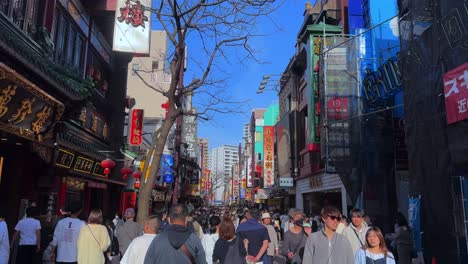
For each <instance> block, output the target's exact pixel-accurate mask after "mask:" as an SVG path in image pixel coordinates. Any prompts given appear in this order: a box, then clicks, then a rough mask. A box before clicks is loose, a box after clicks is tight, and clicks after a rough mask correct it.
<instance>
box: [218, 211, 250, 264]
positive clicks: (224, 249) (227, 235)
mask: <svg viewBox="0 0 468 264" xmlns="http://www.w3.org/2000/svg"><path fill="white" fill-rule="evenodd" d="M246 257H247V251H246V249H245V246H244V243H243V241H242V240H241V239H240V238H239V237H237V236H236V231H235V227H234V223H233V222H232V220H231V219H230V218H224V219H223V221H222V222H221V224H220V225H219V239H218V240H217V241H216V243H215V246H214V250H213V263H216V261H219V263H220V264H245V263H246Z"/></svg>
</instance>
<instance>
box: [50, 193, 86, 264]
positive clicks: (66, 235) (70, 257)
mask: <svg viewBox="0 0 468 264" xmlns="http://www.w3.org/2000/svg"><path fill="white" fill-rule="evenodd" d="M81 209H82V205H81V202H80V201H74V202H71V203H70V204H69V205H68V206H67V212H68V213H69V215H68V216H67V217H66V218H63V219H62V220H60V221H58V222H57V226H56V227H55V230H54V238H53V240H52V242H51V243H50V245H51V247H52V248H51V251H50V252H51V253H50V259H51V261H56V263H77V241H78V235H79V234H80V229H81V228H82V227H83V226H84V225H85V223H84V222H83V221H81V220H80V219H78V216H79V215H80V214H81ZM55 248H57V255H56V254H55Z"/></svg>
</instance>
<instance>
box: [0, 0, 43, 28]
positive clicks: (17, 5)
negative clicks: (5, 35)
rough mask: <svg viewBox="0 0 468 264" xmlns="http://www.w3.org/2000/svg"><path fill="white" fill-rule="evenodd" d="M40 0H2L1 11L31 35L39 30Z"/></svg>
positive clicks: (0, 1)
mask: <svg viewBox="0 0 468 264" xmlns="http://www.w3.org/2000/svg"><path fill="white" fill-rule="evenodd" d="M40 7H41V5H40V0H0V11H1V12H3V13H4V14H5V15H6V16H8V17H9V18H10V19H11V20H12V21H13V22H14V23H15V25H17V26H18V27H19V28H20V29H21V30H23V31H25V32H26V33H27V34H28V35H30V36H31V37H32V36H34V34H35V33H36V30H37V20H38V13H39V8H40Z"/></svg>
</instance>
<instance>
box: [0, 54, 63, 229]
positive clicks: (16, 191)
mask: <svg viewBox="0 0 468 264" xmlns="http://www.w3.org/2000/svg"><path fill="white" fill-rule="evenodd" d="M64 108H65V107H64V105H63V104H62V103H60V102H59V101H58V100H57V99H55V98H53V97H52V96H51V95H49V94H48V93H46V92H45V91H44V90H42V89H41V88H40V87H39V85H36V84H34V83H33V82H31V81H30V80H29V79H28V78H26V77H25V76H23V75H22V74H19V73H18V72H16V71H14V70H12V69H11V68H10V67H9V66H7V65H5V64H3V63H0V201H2V202H1V203H0V206H2V207H3V208H7V219H6V220H7V222H8V223H9V224H10V225H12V226H14V224H15V223H16V221H17V220H18V219H19V218H21V217H23V215H24V210H25V209H26V207H28V206H38V207H39V208H40V209H41V213H42V215H43V216H45V215H48V214H49V213H51V212H53V213H55V210H56V203H55V199H56V195H57V193H56V191H55V189H54V184H55V182H54V178H53V171H52V170H51V163H52V159H53V147H54V145H53V143H54V141H55V134H54V130H55V127H56V125H57V123H58V121H59V120H60V119H61V117H62V114H63V112H64ZM50 200H53V201H50ZM47 220H48V221H49V220H50V221H51V220H52V219H49V218H47Z"/></svg>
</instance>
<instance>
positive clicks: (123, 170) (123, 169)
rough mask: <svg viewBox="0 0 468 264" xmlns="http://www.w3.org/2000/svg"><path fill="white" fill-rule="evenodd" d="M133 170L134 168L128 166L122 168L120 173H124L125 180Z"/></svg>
mask: <svg viewBox="0 0 468 264" xmlns="http://www.w3.org/2000/svg"><path fill="white" fill-rule="evenodd" d="M132 172H133V170H132V169H130V168H128V167H124V168H122V169H120V174H122V179H124V180H126V179H128V175H129V174H131V173H132Z"/></svg>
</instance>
